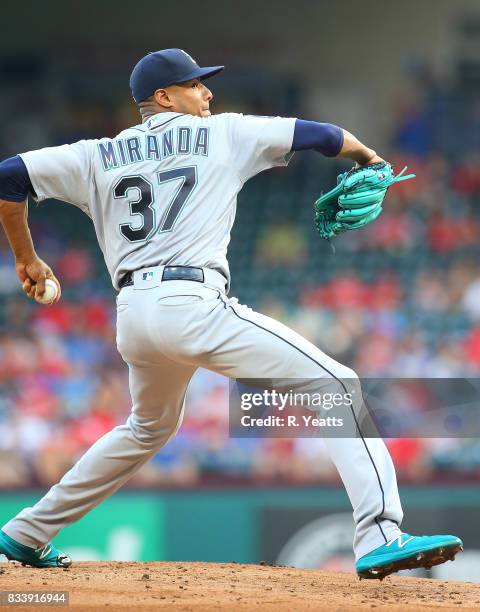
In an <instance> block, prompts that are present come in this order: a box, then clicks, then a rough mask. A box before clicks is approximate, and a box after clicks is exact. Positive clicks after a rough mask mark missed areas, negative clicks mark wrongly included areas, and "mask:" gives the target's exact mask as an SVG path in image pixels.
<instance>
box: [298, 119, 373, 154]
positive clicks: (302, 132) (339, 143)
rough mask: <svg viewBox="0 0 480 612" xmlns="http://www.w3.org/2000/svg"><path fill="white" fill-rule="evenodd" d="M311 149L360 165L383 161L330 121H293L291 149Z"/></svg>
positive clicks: (371, 150)
mask: <svg viewBox="0 0 480 612" xmlns="http://www.w3.org/2000/svg"><path fill="white" fill-rule="evenodd" d="M307 149H313V150H315V151H318V152H319V153H322V154H323V155H325V156H326V157H344V158H347V159H352V160H353V161H355V162H357V163H358V164H359V165H360V166H365V165H367V164H373V163H377V162H383V161H384V160H383V159H382V158H381V157H379V156H378V155H377V153H376V152H375V151H374V150H373V149H370V148H369V147H367V146H366V145H364V144H363V143H362V142H360V140H358V138H356V137H355V136H354V135H353V134H351V133H350V132H347V130H344V129H342V128H341V127H338V126H337V125H334V124H332V123H317V122H316V121H304V120H303V119H297V120H296V121H295V130H294V134H293V142H292V151H302V150H307Z"/></svg>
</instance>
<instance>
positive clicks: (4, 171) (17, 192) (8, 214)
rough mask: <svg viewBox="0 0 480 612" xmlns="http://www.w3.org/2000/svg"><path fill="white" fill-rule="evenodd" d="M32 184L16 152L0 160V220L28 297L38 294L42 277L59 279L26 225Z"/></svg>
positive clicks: (41, 285)
mask: <svg viewBox="0 0 480 612" xmlns="http://www.w3.org/2000/svg"><path fill="white" fill-rule="evenodd" d="M32 191H33V187H32V184H31V181H30V177H29V175H28V171H27V168H26V166H25V164H24V163H23V161H22V159H21V158H20V157H19V156H18V155H17V156H15V157H11V158H9V159H7V160H5V161H3V162H2V163H0V223H1V224H2V226H3V229H4V231H5V234H6V236H7V239H8V242H9V243H10V247H11V249H12V252H13V255H14V257H15V271H16V273H17V276H18V278H19V280H20V282H21V283H22V287H23V290H24V291H25V293H26V294H27V295H28V296H29V297H30V298H33V297H37V298H39V297H41V296H42V295H43V293H44V291H45V280H46V279H47V278H50V279H52V280H53V281H55V282H56V283H57V285H58V288H59V291H58V293H57V296H56V298H55V300H54V301H55V302H56V301H58V300H59V299H60V294H61V292H60V283H59V282H58V279H57V278H56V277H55V275H54V274H53V272H52V270H51V268H50V267H49V266H48V265H47V264H46V263H45V262H44V261H43V260H42V259H40V257H39V256H38V255H37V253H36V251H35V247H34V245H33V240H32V236H31V233H30V228H29V226H28V205H27V198H28V194H29V193H30V192H32Z"/></svg>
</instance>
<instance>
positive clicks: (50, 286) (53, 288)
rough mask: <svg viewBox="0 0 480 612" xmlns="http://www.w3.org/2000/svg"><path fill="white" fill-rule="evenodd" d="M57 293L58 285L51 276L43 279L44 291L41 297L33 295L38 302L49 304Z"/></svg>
mask: <svg viewBox="0 0 480 612" xmlns="http://www.w3.org/2000/svg"><path fill="white" fill-rule="evenodd" d="M57 295H58V286H57V283H56V282H55V281H53V280H52V279H51V278H47V280H46V281H45V293H44V294H43V295H42V297H35V300H36V301H37V302H38V303H39V304H51V303H52V302H53V300H54V299H55V298H56V297H57Z"/></svg>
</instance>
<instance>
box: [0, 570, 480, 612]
mask: <svg viewBox="0 0 480 612" xmlns="http://www.w3.org/2000/svg"><path fill="white" fill-rule="evenodd" d="M0 574H1V576H0V590H1V591H3V592H5V591H16V592H19V591H23V592H24V591H42V592H51V591H67V592H68V593H69V605H70V606H71V607H73V608H77V609H78V610H92V611H93V610H100V609H101V610H103V611H104V612H105V610H112V611H113V610H115V611H116V610H127V609H130V610H132V612H134V611H136V610H159V609H160V610H175V611H180V610H182V611H183V610H185V611H187V610H188V611H190V612H196V611H197V610H198V611H200V610H201V611H203V612H212V611H215V610H224V611H225V612H227V611H228V612H235V611H236V610H241V611H243V612H247V611H250V610H252V611H253V610H255V611H258V610H262V611H263V610H271V611H272V612H273V611H275V612H281V611H285V612H300V611H303V610H325V611H327V610H328V611H329V612H330V611H331V610H349V611H350V610H353V609H357V608H359V609H365V610H366V609H368V610H371V609H372V608H373V609H374V608H376V609H384V610H385V609H387V610H397V611H398V612H400V611H402V612H403V611H404V610H412V611H413V610H415V611H418V610H423V611H427V610H437V609H439V610H440V609H441V610H442V611H443V610H456V611H459V610H479V609H480V585H479V584H472V583H466V582H451V581H443V580H426V579H420V578H404V577H389V578H386V579H385V580H384V581H383V582H377V581H373V580H362V581H360V580H358V578H356V576H353V575H351V574H340V573H329V572H321V571H318V570H299V569H294V568H289V567H271V566H268V565H265V566H263V565H240V564H237V563H180V562H178V563H163V562H162V563H159V562H149V563H148V562H147V563H120V562H96V563H93V562H92V563H75V564H74V565H73V566H72V567H71V568H70V569H68V570H62V569H34V568H28V567H22V566H20V565H19V564H17V563H8V564H7V563H1V564H0ZM37 607H42V609H45V610H46V609H47V608H44V607H43V606H39V605H38V604H37V605H36V606H35V608H37ZM2 609H8V608H2ZM11 609H12V610H17V611H18V610H30V611H31V610H32V606H28V607H27V606H25V607H24V606H22V605H21V604H20V605H18V604H17V605H15V606H13V607H12V608H11ZM50 609H52V607H51V606H50ZM55 609H57V610H61V609H67V608H63V607H60V606H55Z"/></svg>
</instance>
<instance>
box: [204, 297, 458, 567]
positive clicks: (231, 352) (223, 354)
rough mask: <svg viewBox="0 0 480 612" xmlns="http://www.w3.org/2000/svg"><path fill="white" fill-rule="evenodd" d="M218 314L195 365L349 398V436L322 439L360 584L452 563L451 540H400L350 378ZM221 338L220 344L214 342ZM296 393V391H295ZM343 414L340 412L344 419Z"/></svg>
mask: <svg viewBox="0 0 480 612" xmlns="http://www.w3.org/2000/svg"><path fill="white" fill-rule="evenodd" d="M218 297H219V301H220V302H221V307H220V306H219V307H218V308H217V309H216V311H215V312H214V313H212V315H210V316H209V317H207V318H206V320H205V325H206V326H208V330H209V334H210V337H215V338H216V339H217V342H216V345H215V346H214V345H210V346H209V345H208V344H207V345H205V347H204V349H205V352H204V355H203V358H202V360H200V361H199V362H198V363H199V365H203V366H205V367H209V368H211V369H213V370H215V371H218V372H220V373H222V374H225V375H227V376H230V377H231V378H237V379H255V378H256V379H265V380H271V379H274V380H277V379H278V380H280V381H281V384H285V382H286V381H288V379H292V380H293V379H303V380H305V379H310V380H309V381H308V383H307V386H308V389H307V390H308V391H309V392H310V393H311V392H312V390H313V389H314V388H315V383H313V386H312V382H313V381H318V390H319V391H320V392H324V391H325V389H326V388H327V389H328V390H332V389H333V390H335V387H337V390H338V391H340V392H342V391H343V392H345V393H347V392H349V393H352V397H353V398H354V402H353V406H352V409H351V411H350V423H348V424H347V431H348V432H349V435H350V434H351V435H352V436H355V437H349V438H339V437H329V436H327V437H326V438H325V443H326V446H327V449H328V451H329V454H330V456H331V458H332V460H333V462H334V463H335V465H336V467H337V469H338V471H339V474H340V476H341V478H342V480H343V483H344V485H345V488H346V490H347V493H348V496H349V498H350V501H351V503H352V506H353V510H354V512H353V516H354V520H355V524H356V532H355V540H354V550H355V556H356V559H357V571H358V573H359V575H360V576H362V577H367V578H378V577H380V578H381V577H383V576H385V575H388V574H389V573H392V572H394V571H398V570H399V569H403V568H410V567H419V566H422V567H429V566H431V565H434V564H437V563H443V562H444V561H446V560H447V559H449V558H453V557H454V556H455V554H456V552H458V550H461V547H462V542H461V540H459V538H456V537H455V536H428V537H412V536H408V535H406V534H402V532H401V530H400V523H401V521H402V518H403V512H402V508H401V504H400V499H399V494H398V489H397V482H396V476H395V469H394V466H393V463H392V460H391V458H390V455H389V452H388V450H387V448H386V446H385V444H384V442H383V440H381V439H380V438H378V437H377V438H374V437H371V438H367V437H365V435H364V433H363V432H362V425H361V421H360V419H359V418H358V414H359V412H360V411H361V410H362V406H363V400H362V394H361V388H360V384H359V380H358V377H357V375H356V374H355V372H353V371H352V370H351V369H349V368H347V367H345V366H343V365H341V364H339V363H338V362H336V361H335V360H333V359H331V358H330V357H328V356H327V355H325V354H324V353H323V352H322V351H321V350H320V349H318V348H317V347H315V346H314V345H312V344H311V343H310V342H308V341H307V340H306V339H305V338H303V337H302V336H300V335H299V334H297V333H295V332H294V331H292V330H291V329H289V328H288V327H286V326H285V325H282V324H281V323H278V322H277V321H275V320H273V319H271V318H269V317H266V316H263V315H261V314H258V313H256V312H254V311H252V310H251V309H250V308H247V307H245V306H241V305H239V304H238V302H237V300H236V299H230V300H228V299H227V298H225V297H224V296H221V295H219V296H218ZM218 337H221V338H222V342H221V343H219V342H218ZM295 390H296V391H299V390H300V389H299V388H298V387H295ZM347 414H348V412H347V411H345V416H347Z"/></svg>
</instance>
